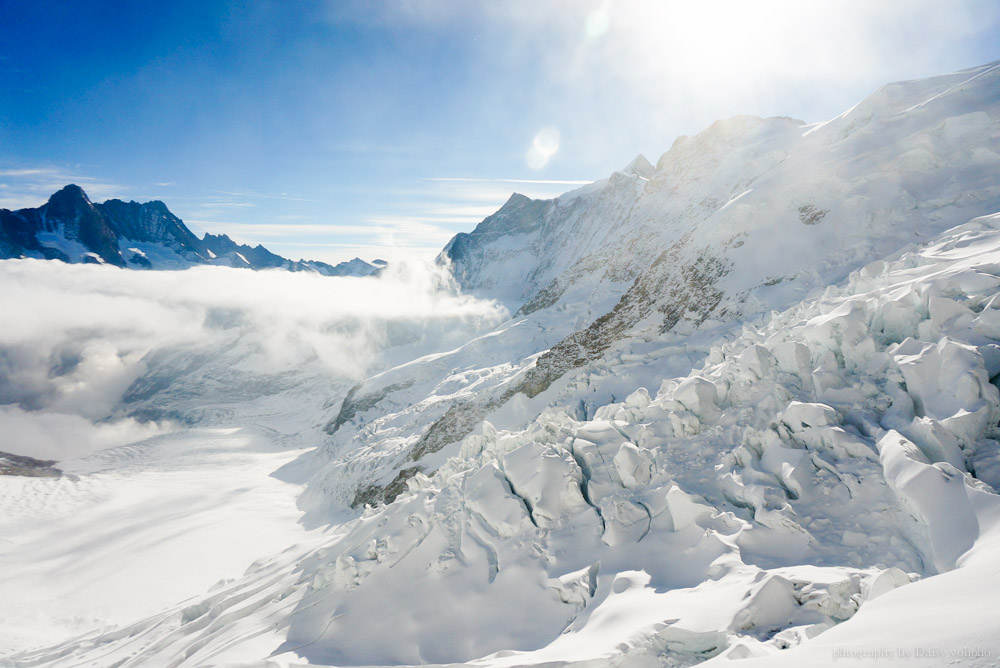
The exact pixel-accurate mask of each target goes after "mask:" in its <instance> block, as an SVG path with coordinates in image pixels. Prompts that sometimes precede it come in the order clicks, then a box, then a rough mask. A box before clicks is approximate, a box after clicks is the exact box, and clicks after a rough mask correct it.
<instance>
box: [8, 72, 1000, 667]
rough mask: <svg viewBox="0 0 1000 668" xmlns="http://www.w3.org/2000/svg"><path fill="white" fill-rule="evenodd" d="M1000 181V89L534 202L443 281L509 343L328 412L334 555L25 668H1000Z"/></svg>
mask: <svg viewBox="0 0 1000 668" xmlns="http://www.w3.org/2000/svg"><path fill="white" fill-rule="evenodd" d="M998 174H1000V65H998V64H993V65H988V66H984V67H981V68H976V69H973V70H969V71H964V72H959V73H955V74H952V75H947V76H943V77H935V78H932V79H927V80H921V81H915V82H904V83H898V84H892V85H889V86H886V87H885V88H883V89H881V90H879V91H877V92H876V93H874V94H873V95H872V96H871V97H869V98H868V99H866V100H865V101H863V102H862V103H861V104H859V105H857V106H856V107H854V108H852V109H851V110H850V111H848V112H846V113H845V114H843V115H841V116H840V117H838V118H836V119H833V120H832V121H829V122H827V123H822V124H816V125H805V124H803V123H801V122H799V121H794V120H792V119H784V118H781V119H755V118H746V117H741V118H735V119H730V120H728V121H720V122H718V123H716V124H714V125H713V126H712V127H710V128H709V129H708V130H706V131H705V132H703V133H701V134H700V135H698V136H696V137H693V138H682V139H679V140H678V141H677V142H676V143H675V145H674V146H673V147H672V148H671V149H670V150H669V151H668V152H667V153H666V154H664V156H663V157H662V158H661V159H660V160H659V161H658V163H657V165H656V167H655V168H653V167H652V166H651V165H649V164H648V162H646V161H645V159H636V160H635V161H633V162H632V163H631V164H630V165H629V167H628V168H627V169H626V170H623V171H622V172H618V173H615V174H613V175H612V176H611V177H610V178H609V179H607V180H605V181H600V182H597V183H595V184H593V185H590V186H586V187H584V188H582V189H579V190H577V191H574V192H571V193H567V194H566V195H564V196H562V197H559V198H557V199H555V200H551V201H532V200H529V199H527V198H524V197H521V196H518V195H515V196H514V197H512V198H511V200H510V201H509V202H508V203H507V204H506V205H505V206H504V207H503V208H502V209H501V210H500V211H498V212H497V213H496V214H494V215H493V216H491V217H489V218H487V219H486V220H484V221H483V223H482V224H481V225H480V226H479V227H477V228H476V230H475V231H473V232H472V233H471V234H468V235H459V236H458V237H456V238H455V239H454V240H453V241H452V242H451V243H449V245H448V246H447V247H446V249H445V251H444V253H443V254H442V262H449V263H450V264H451V266H452V269H453V271H454V274H455V276H456V278H457V280H458V281H459V282H460V284H461V285H462V286H463V287H464V288H465V289H466V290H468V291H469V292H471V293H473V294H477V295H480V296H485V297H492V298H495V299H498V300H500V301H502V302H503V303H504V304H505V305H507V306H508V308H509V309H510V311H511V312H513V313H515V315H514V317H513V318H512V319H510V320H509V321H508V322H506V323H504V324H502V325H500V326H498V327H497V328H495V329H494V330H493V331H491V332H489V333H488V334H486V335H483V336H481V337H478V338H476V339H474V340H472V341H469V342H468V343H466V344H464V345H462V346H460V347H459V348H457V349H455V350H453V351H451V352H446V353H440V354H435V355H430V356H426V357H422V358H419V359H415V360H413V361H410V362H408V363H405V364H402V365H399V366H396V367H393V368H390V369H387V370H385V371H383V372H382V373H380V374H378V375H376V376H373V377H371V378H369V379H367V380H365V381H364V382H362V383H360V384H358V385H356V386H355V387H354V388H352V389H351V390H350V392H349V393H348V394H347V396H346V397H344V398H343V400H342V401H339V402H335V403H334V405H336V404H337V403H339V407H338V408H336V409H335V410H332V411H328V412H325V413H323V414H318V415H316V416H315V420H314V424H320V425H325V427H324V430H325V434H326V438H325V440H324V442H323V443H322V444H321V445H320V446H319V447H318V448H317V449H316V450H315V451H314V452H312V453H310V454H308V455H305V456H304V457H303V458H302V459H301V460H300V461H298V462H297V463H296V464H295V465H292V466H290V467H289V468H288V469H286V471H285V474H286V475H290V474H292V473H294V474H295V475H298V476H302V475H305V474H308V475H309V476H311V480H310V481H309V483H308V486H307V488H306V491H305V493H304V494H303V496H302V497H301V498H300V503H299V505H300V507H301V508H302V510H303V511H305V513H306V514H305V517H304V522H305V524H306V526H309V527H320V528H324V529H325V530H324V532H323V534H322V535H321V536H317V535H315V534H313V539H312V540H311V541H307V542H304V543H302V544H300V545H298V546H295V547H290V548H289V549H288V550H286V551H285V552H283V553H282V554H280V555H278V556H276V557H274V558H273V559H270V560H260V561H258V562H255V564H253V565H252V566H251V567H250V568H249V569H248V570H247V572H246V574H245V575H244V576H243V577H242V578H240V579H237V580H235V581H224V582H220V583H219V585H217V586H216V587H215V588H214V589H213V590H212V591H211V592H210V593H209V594H207V595H206V596H204V597H202V598H199V599H196V600H193V601H186V602H185V603H183V604H181V605H178V606H176V607H175V608H172V609H169V610H167V611H165V612H163V613H161V614H159V615H154V616H152V617H148V618H145V619H144V620H142V621H137V622H136V623H135V624H134V625H131V626H129V625H125V626H122V627H120V628H117V629H114V630H111V631H103V630H95V631H93V632H91V633H89V634H87V635H85V636H84V637H81V638H79V639H75V640H72V641H69V642H66V643H64V644H62V645H58V646H55V647H50V648H46V649H39V650H32V651H26V652H21V653H19V654H16V655H14V656H12V657H10V658H8V659H7V660H8V662H9V663H11V664H12V665H15V666H29V665H65V666H82V665H109V664H114V665H120V666H139V665H171V666H181V665H191V666H196V665H197V666H204V665H234V664H236V665H253V666H268V667H269V668H270V667H272V666H291V665H299V664H300V663H301V662H308V663H309V664H310V665H339V666H348V665H411V664H425V663H434V662H438V663H446V662H461V663H462V665H468V666H528V665H546V666H563V665H582V666H588V667H589V666H593V667H597V666H609V665H610V666H637V667H638V666H641V667H646V666H687V665H693V664H696V663H701V662H707V663H708V665H718V664H721V665H733V664H732V660H734V659H742V660H745V665H761V666H771V665H831V664H833V663H836V662H837V661H838V659H840V660H843V659H846V658H848V657H849V658H851V659H852V665H855V664H854V663H853V661H857V662H858V663H862V662H864V660H865V659H867V660H868V661H870V662H873V663H876V664H877V665H901V666H902V665H905V666H914V665H917V666H920V665H925V666H933V665H940V664H941V663H942V661H943V660H946V661H947V662H949V663H951V664H959V665H969V666H986V665H993V663H995V661H996V658H997V657H998V656H1000V621H998V619H997V617H996V615H993V614H991V613H990V610H991V609H992V608H991V596H992V594H993V593H994V592H996V591H998V590H1000V572H998V571H997V569H996V567H995V564H996V563H997V561H998V559H1000V496H998V494H997V490H998V488H1000V442H998V440H996V439H998V438H1000V430H998V422H1000V391H998V389H997V385H996V381H997V378H998V376H1000V296H998V295H1000V213H998V212H1000V178H998ZM741 665H742V664H741Z"/></svg>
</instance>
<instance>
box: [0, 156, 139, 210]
mask: <svg viewBox="0 0 1000 668" xmlns="http://www.w3.org/2000/svg"><path fill="white" fill-rule="evenodd" d="M0 179H2V182H0V208H4V209H23V208H27V207H37V206H41V205H42V204H45V202H46V201H48V199H49V196H51V195H52V193H54V192H56V191H57V190H59V189H60V188H62V187H63V186H65V185H67V184H69V183H76V184H77V185H79V186H80V187H82V188H83V189H84V190H85V191H86V192H87V195H88V196H90V198H91V199H93V200H96V201H100V200H104V199H109V198H112V197H120V196H122V193H123V192H128V191H129V190H130V188H128V187H126V186H123V185H121V184H118V183H112V182H109V181H105V180H103V179H101V178H100V177H96V176H90V175H88V174H85V173H83V172H82V171H80V169H79V168H78V167H64V166H42V167H36V166H31V167H21V166H17V167H4V168H2V169H0Z"/></svg>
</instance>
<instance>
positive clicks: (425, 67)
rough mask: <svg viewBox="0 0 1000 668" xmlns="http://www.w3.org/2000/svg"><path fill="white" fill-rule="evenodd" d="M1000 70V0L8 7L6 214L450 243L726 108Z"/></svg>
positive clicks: (298, 250)
mask: <svg viewBox="0 0 1000 668" xmlns="http://www.w3.org/2000/svg"><path fill="white" fill-rule="evenodd" d="M997 59H1000V3H996V2H994V1H993V0H976V1H964V2H963V1H960V0H953V1H950V2H931V1H928V0H882V1H879V2H870V1H861V0H838V1H833V0H831V1H829V2H827V1H824V0H815V1H810V2H805V1H802V0H800V1H798V2H779V1H768V2H736V1H730V2H725V1H721V0H719V1H715V2H713V1H711V0H705V1H702V2H638V1H630V0H619V1H616V2H606V1H604V2H602V1H600V0H594V1H588V0H574V1H570V0H552V1H550V2H543V1H541V0H534V1H531V2H529V1H522V0H503V1H501V0H492V1H489V2H487V1H485V0H484V1H483V2H468V1H465V0H425V1H420V0H396V1H395V2H388V1H386V2H377V1H369V2H360V1H359V2H352V1H350V0H328V1H325V2H324V1H319V0H302V1H298V2H270V1H263V2H215V1H213V0H198V1H189V0H174V1H172V2H168V3H162V2H157V3H152V2H141V1H138V0H136V1H132V2H120V1H116V2H108V1H102V0H91V1H89V2H73V1H70V0H66V1H64V2H51V1H41V0H35V1H31V0H20V1H17V0H0V206H2V207H5V208H18V207H22V206H37V205H38V204H41V203H42V202H44V201H45V199H47V197H48V195H49V194H51V192H53V191H54V190H55V189H56V188H58V187H60V186H62V185H64V184H65V183H68V182H76V183H78V184H79V185H81V186H83V187H84V189H85V190H87V191H88V193H89V194H90V195H91V198H92V199H95V200H103V199H106V198H109V197H120V198H122V199H135V200H138V201H146V200H149V199H162V200H163V201H165V202H166V203H167V205H168V206H169V207H170V208H171V210H173V211H174V212H175V213H177V214H178V215H179V216H181V217H182V218H183V219H184V220H185V221H186V222H187V223H188V224H189V225H190V227H191V228H192V229H194V230H195V231H196V232H198V233H201V232H205V231H211V232H214V233H219V232H226V233H228V234H230V236H232V237H233V238H235V239H237V240H239V241H244V242H250V243H258V242H259V243H263V244H264V245H265V246H268V247H269V248H271V249H272V250H274V251H276V252H278V253H281V254H283V255H287V256H292V257H295V258H298V257H307V258H310V259H323V260H327V261H340V260H346V259H350V258H352V257H355V256H360V257H362V258H364V259H369V260H371V259H374V258H376V257H384V258H386V259H390V260H392V259H398V258H401V257H404V256H407V255H413V254H416V255H422V256H424V257H432V256H433V255H434V254H435V253H436V252H437V251H438V250H439V249H440V248H441V246H442V245H443V244H444V243H445V242H446V241H447V240H448V238H450V237H451V236H452V235H453V234H455V233H457V232H461V231H469V230H471V229H472V228H473V227H474V226H475V224H476V222H478V221H479V220H481V219H482V218H483V217H484V216H485V215H487V214H488V213H490V212H491V211H493V210H495V209H496V208H497V207H498V206H499V205H501V204H502V203H503V202H504V201H505V200H506V199H507V197H508V196H509V195H510V193H511V192H513V191H517V192H522V193H525V194H528V195H530V196H536V197H551V196H554V195H556V194H558V193H560V192H564V191H566V190H568V189H571V188H573V187H575V184H576V183H578V182H586V181H590V180H594V179H598V178H601V177H604V176H606V175H607V174H609V173H610V172H611V171H613V170H614V169H617V168H620V167H622V166H623V165H625V164H626V163H627V162H628V161H629V160H631V159H632V157H634V156H635V155H636V154H637V153H640V152H641V153H644V154H645V155H646V156H647V157H648V158H649V159H650V160H651V161H652V162H654V163H655V161H656V159H657V158H658V157H659V156H660V154H662V153H663V152H664V151H666V150H667V149H668V148H669V147H670V144H671V143H672V142H673V140H674V138H675V137H677V136H678V135H680V134H692V133H695V132H698V131H699V130H701V129H704V128H705V127H707V126H708V125H709V124H710V123H711V122H712V121H713V120H715V119H717V118H724V117H728V116H732V115H735V114H742V113H745V114H756V115H762V116H768V115H785V116H794V117H797V118H802V119H803V120H806V121H819V120H824V119H826V118H830V117H832V116H835V115H837V114H839V113H840V112H842V111H844V110H845V109H846V108H848V107H850V106H851V105H853V104H854V103H856V102H858V101H860V99H862V98H863V97H864V96H866V95H867V94H868V93H870V92H871V91H872V90H873V89H874V88H876V87H877V86H879V85H880V84H882V83H886V82H888V81H893V80H899V79H906V78H914V77H920V76H928V75H932V74H938V73H945V72H950V71H953V70H956V69H961V68H965V67H971V66H975V65H979V64H982V63H985V62H989V61H992V60H997Z"/></svg>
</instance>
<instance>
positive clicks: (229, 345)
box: [0, 260, 508, 460]
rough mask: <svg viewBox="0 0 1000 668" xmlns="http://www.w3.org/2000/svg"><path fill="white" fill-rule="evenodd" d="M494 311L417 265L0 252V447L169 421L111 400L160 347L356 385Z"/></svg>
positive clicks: (73, 444)
mask: <svg viewBox="0 0 1000 668" xmlns="http://www.w3.org/2000/svg"><path fill="white" fill-rule="evenodd" d="M507 315H508V314H507V313H506V311H505V310H504V309H503V308H502V307H500V306H498V305H496V304H495V303H493V302H485V301H481V300H477V299H474V298H472V297H469V296H465V295H461V294H460V293H459V292H458V290H457V289H456V288H455V286H454V284H453V282H452V281H451V278H450V275H449V274H447V272H445V271H443V270H441V269H440V268H437V267H432V266H427V265H419V264H410V265H398V266H392V267H390V268H389V270H388V271H386V272H385V273H384V274H383V275H382V276H380V277H377V278H372V277H369V278H352V277H341V278H331V277H325V276H320V275H317V274H311V273H291V272H286V271H281V270H273V271H259V272H254V271H248V270H244V269H230V268H225V267H196V268H192V269H187V270H184V271H131V270H123V269H118V268H115V267H108V266H95V265H70V264H64V263H61V262H53V261H43V260H4V261H0V322H2V325H0V452H10V453H14V454H20V455H27V456H32V457H36V458H41V459H56V460H60V459H66V458H69V457H73V456H78V455H81V454H86V453H88V452H92V451H95V450H98V449H102V448H106V447H112V446H115V445H121V444H124V443H130V442H134V441H136V440H140V439H142V438H147V437H149V436H152V435H155V434H157V433H160V432H162V431H163V430H164V429H167V428H169V427H168V426H166V425H164V424H160V423H156V422H150V421H142V420H137V419H135V418H134V417H130V416H128V415H123V414H122V410H121V406H120V402H121V400H122V397H123V395H124V394H126V392H127V391H128V390H129V388H130V387H132V386H133V384H135V383H136V382H137V381H141V379H142V378H143V376H144V374H146V373H147V372H148V371H149V368H150V364H149V362H150V360H151V359H155V358H156V356H157V354H160V353H162V352H163V351H174V352H175V353H176V351H181V352H182V353H183V351H185V350H192V351H194V350H197V351H199V354H200V355H202V358H203V359H204V358H205V356H206V355H207V356H209V357H213V356H214V357H216V359H220V356H221V359H227V360H228V359H230V358H231V359H232V364H231V365H229V368H228V370H229V371H233V370H235V371H236V373H234V374H232V375H229V374H227V375H226V376H225V377H224V378H221V379H219V378H215V379H212V380H213V382H215V383H223V384H224V383H227V382H228V383H234V382H237V380H238V379H240V378H243V377H249V376H253V375H254V374H257V375H258V376H260V375H267V374H272V375H273V374H280V373H285V374H286V375H287V374H288V373H293V372H295V371H296V370H297V369H306V368H308V369H309V370H310V371H311V372H312V373H313V374H315V373H316V372H317V370H319V371H320V372H322V373H323V374H325V375H327V376H328V377H329V378H331V379H341V380H351V381H356V380H358V379H360V378H363V377H364V376H366V375H368V374H370V373H372V372H373V371H377V370H379V369H380V368H384V367H386V366H389V365H392V364H397V363H401V362H404V361H407V360H408V359H412V358H414V357H417V356H419V355H422V354H428V353H433V352H438V351H443V350H448V349H451V348H453V347H456V346H458V345H461V344H462V343H464V342H465V341H467V340H468V339H469V338H470V337H472V336H475V335H476V334H477V333H479V332H484V331H487V330H489V329H490V328H491V327H493V326H495V325H496V324H498V323H499V322H501V321H502V320H504V319H505V318H506V317H507ZM226 356H229V357H228V358H227V357H226ZM223 366H225V365H223ZM178 382H183V378H181V379H180V380H179V381H178ZM192 389H197V388H192ZM201 390H202V391H203V392H209V393H211V392H219V393H225V391H226V388H225V387H222V386H219V387H218V388H217V389H215V386H214V385H213V387H210V388H201Z"/></svg>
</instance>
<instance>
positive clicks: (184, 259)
mask: <svg viewBox="0 0 1000 668" xmlns="http://www.w3.org/2000/svg"><path fill="white" fill-rule="evenodd" d="M19 257H34V258H46V259H50V260H62V261H63V262H72V263H78V262H86V263H94V264H111V265H115V266H119V267H130V268H141V269H177V268H183V267H189V266H194V265H199V264H214V265H222V266H228V267H239V268H249V269H269V268H280V269H287V270H289V271H315V272H318V273H321V274H324V275H327V276H368V275H371V274H373V273H375V272H377V271H378V270H379V269H380V268H381V266H382V265H384V263H382V265H379V264H377V263H375V264H369V263H367V262H365V261H363V260H361V259H359V258H355V259H353V260H351V261H350V262H341V263H340V264H338V265H336V266H333V265H330V264H327V263H325V262H318V261H311V260H298V261H293V260H289V259H286V258H283V257H281V256H280V255H276V254H274V253H272V252H270V251H269V250H267V249H266V248H264V247H263V246H261V245H259V244H258V245H257V246H254V247H251V246H248V245H246V244H237V243H236V242H234V241H233V240H232V239H230V238H229V237H228V236H226V235H225V234H220V235H213V234H206V235H205V237H204V238H203V239H199V238H198V237H196V236H195V235H194V234H193V233H192V232H191V230H189V229H188V228H187V226H186V225H185V224H184V222H183V221H182V220H181V219H180V218H178V217H177V216H175V215H174V214H172V213H171V212H170V210H169V209H167V206H166V205H165V204H164V203H163V202H160V201H153V202H146V203H145V204H139V203H138V202H123V201H121V200H118V199H112V200H108V201H106V202H104V203H103V204H95V203H93V202H91V201H90V199H89V198H88V197H87V194H86V193H85V192H84V191H83V189H82V188H80V187H79V186H77V185H73V184H70V185H68V186H66V187H64V188H63V189H62V190H60V191H59V192H57V193H55V194H54V195H52V197H50V198H49V201H48V202H47V203H45V204H44V205H42V206H40V207H38V208H37V209H19V210H17V211H9V210H7V209H0V258H19Z"/></svg>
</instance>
